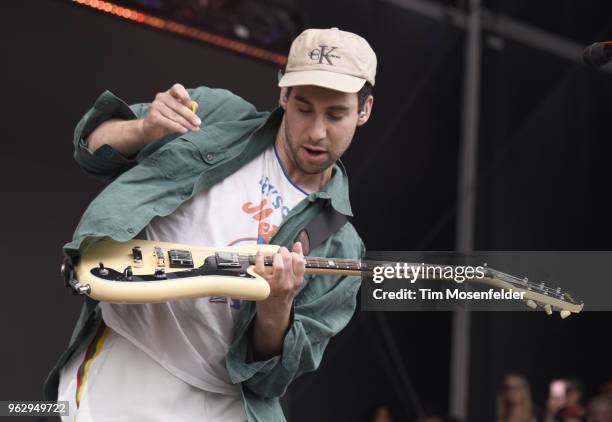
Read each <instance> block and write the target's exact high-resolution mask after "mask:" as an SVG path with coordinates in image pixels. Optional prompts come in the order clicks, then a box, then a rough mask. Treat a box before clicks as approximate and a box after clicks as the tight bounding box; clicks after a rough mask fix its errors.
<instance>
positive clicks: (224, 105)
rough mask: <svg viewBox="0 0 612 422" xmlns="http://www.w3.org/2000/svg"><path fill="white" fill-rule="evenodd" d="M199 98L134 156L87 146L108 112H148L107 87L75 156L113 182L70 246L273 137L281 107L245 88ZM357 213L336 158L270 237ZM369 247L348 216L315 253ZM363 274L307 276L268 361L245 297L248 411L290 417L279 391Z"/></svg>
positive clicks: (118, 231) (180, 197)
mask: <svg viewBox="0 0 612 422" xmlns="http://www.w3.org/2000/svg"><path fill="white" fill-rule="evenodd" d="M190 95H191V97H192V99H194V100H196V101H197V102H198V103H199V105H200V107H199V109H198V115H199V117H200V118H201V119H202V125H201V129H200V131H198V132H196V133H187V134H183V135H180V134H173V135H170V136H168V137H166V138H163V139H162V140H160V141H158V142H155V143H153V144H149V145H147V146H146V147H145V148H143V149H142V150H141V151H140V152H139V153H138V154H137V155H136V156H135V157H133V158H126V157H123V156H122V155H121V154H119V153H118V152H117V151H116V150H114V149H113V148H112V147H110V146H109V145H104V146H102V147H100V148H98V149H97V150H96V151H95V152H94V153H93V154H91V153H90V152H89V150H88V149H87V147H86V145H85V144H84V141H83V139H85V138H86V137H87V136H88V135H89V134H90V133H91V132H92V131H93V130H94V129H95V128H96V127H97V126H98V125H100V124H101V123H102V122H104V121H106V120H108V119H110V118H113V117H118V118H123V119H135V118H139V117H142V116H144V115H145V114H146V112H147V110H148V107H149V105H148V104H136V105H133V106H128V105H127V104H126V103H125V102H123V101H122V100H120V99H119V98H117V97H116V96H114V95H113V94H112V93H111V92H109V91H105V92H104V93H103V94H102V95H101V96H100V97H99V98H98V99H97V101H96V102H95V104H94V107H93V108H92V109H90V110H89V111H88V112H87V113H86V114H85V116H84V117H83V118H82V119H81V121H80V122H79V124H78V126H77V128H76V130H75V136H74V145H75V159H76V161H77V162H78V163H79V165H81V166H82V167H83V168H84V169H85V170H86V171H87V172H88V173H90V174H92V175H94V176H97V177H99V178H101V179H102V180H104V181H106V182H111V181H112V183H110V184H109V185H108V186H107V187H106V188H105V189H104V190H103V191H102V192H101V193H100V194H99V195H98V196H97V197H96V198H95V199H94V200H93V201H92V203H91V204H90V205H89V207H88V208H87V210H86V211H85V213H84V214H83V216H82V218H81V221H80V222H79V224H78V226H77V228H76V230H75V232H74V236H73V240H72V241H71V242H70V243H68V244H66V245H65V246H64V253H65V254H66V255H67V256H70V257H73V258H77V257H78V255H79V252H80V251H82V250H83V249H84V248H86V247H87V246H88V245H90V244H91V243H92V242H95V241H97V240H99V239H101V238H104V237H111V238H113V239H115V240H119V241H126V240H129V239H132V238H134V237H136V236H137V235H138V234H139V233H140V232H141V231H142V230H143V229H144V228H145V227H146V226H147V224H148V223H149V222H150V221H151V219H152V218H153V217H155V216H159V215H162V216H165V215H169V214H171V213H172V212H173V211H174V210H176V209H177V207H178V206H180V205H181V204H182V203H183V202H185V201H187V200H188V199H189V198H191V197H192V196H194V195H195V194H197V193H198V192H202V191H206V190H208V189H210V188H211V187H212V186H213V185H214V184H216V183H218V182H219V181H221V180H223V179H224V178H225V177H227V176H228V175H230V174H232V173H233V172H235V171H236V170H237V169H239V168H240V167H242V166H243V165H244V164H246V163H247V162H249V161H250V160H251V159H253V158H255V157H256V156H257V155H259V154H261V153H262V152H263V151H264V150H265V149H266V148H267V147H268V146H270V145H271V144H272V143H273V142H274V139H275V136H276V133H277V130H278V127H279V125H280V121H281V119H282V113H283V111H282V109H276V110H275V111H273V112H271V113H269V112H258V111H257V110H255V108H254V107H253V106H252V105H251V104H250V103H248V102H246V101H245V100H243V99H242V98H240V97H238V96H236V95H234V94H232V93H230V92H229V91H226V90H221V89H210V88H206V87H200V88H196V89H194V90H190ZM328 202H329V203H331V206H333V207H334V208H335V210H336V211H338V212H340V213H342V214H345V215H348V216H351V215H352V214H351V208H350V204H349V199H348V181H347V177H346V171H345V170H344V168H343V166H342V164H341V163H340V162H338V163H336V164H335V165H334V172H333V175H332V178H331V180H330V181H329V183H328V184H327V185H326V186H325V187H324V188H323V189H322V190H321V191H320V192H317V193H312V194H310V195H308V196H307V197H306V198H305V199H304V200H302V201H301V202H300V203H299V204H298V205H296V206H295V207H294V208H293V209H292V210H291V211H290V213H289V214H288V215H287V216H286V217H285V219H284V220H283V222H282V224H281V226H280V228H279V230H278V232H277V233H276V235H275V236H274V237H273V238H272V240H271V242H270V243H272V244H276V245H284V246H287V247H290V246H291V244H292V240H293V239H294V238H295V236H296V234H297V232H298V231H299V230H300V229H301V228H302V227H304V226H305V225H306V224H307V223H308V221H310V220H311V219H312V218H313V217H314V216H315V215H316V214H317V213H318V212H319V210H320V209H321V207H323V206H325V205H326V204H327V203H328ZM210 246H215V245H210ZM364 252H365V248H364V246H363V243H362V241H361V239H360V238H359V236H358V234H357V232H356V231H355V229H354V227H353V226H352V225H351V224H350V223H347V224H346V225H345V226H343V227H342V228H341V229H340V230H338V231H337V232H336V233H335V234H334V235H333V236H332V237H330V238H329V239H328V240H327V241H326V242H324V243H323V244H321V245H320V246H319V247H317V248H316V249H315V250H313V251H311V255H312V256H324V257H336V258H349V259H360V258H362V257H363V254H364ZM359 284H360V280H359V279H358V278H357V277H337V276H310V275H309V276H306V277H305V279H304V283H303V284H302V287H301V289H300V291H299V292H298V294H297V296H296V298H295V301H294V307H293V312H292V318H291V325H290V328H289V330H288V332H287V334H286V335H285V339H284V343H283V348H282V353H281V355H279V356H275V357H272V358H271V359H269V360H266V361H253V360H252V358H251V356H252V351H251V347H252V346H251V344H250V341H249V338H248V329H249V326H250V324H251V321H252V320H253V317H254V315H255V303H254V302H248V301H245V302H244V304H243V305H242V307H241V309H240V314H239V318H238V321H237V323H236V326H235V331H234V340H233V342H232V344H231V346H230V349H229V352H228V354H227V356H226V367H227V370H228V372H229V376H230V379H231V381H232V382H233V383H240V385H241V390H242V394H243V398H244V403H245V409H246V414H247V417H248V420H249V421H265V422H272V421H284V420H285V418H284V416H283V413H282V409H281V407H280V404H279V400H278V398H279V397H280V396H282V395H283V394H284V393H285V391H286V390H287V387H288V386H289V384H290V383H291V381H292V380H294V379H295V378H296V377H298V376H299V375H300V374H303V373H305V372H308V371H313V370H315V369H316V368H317V367H318V366H319V363H320V362H321V358H322V356H323V351H324V349H325V347H326V345H327V343H328V341H329V339H330V338H331V337H332V336H333V335H335V334H336V333H338V332H339V331H340V330H341V329H342V328H344V326H345V325H346V324H347V323H348V321H349V320H350V318H351V316H352V314H353V312H354V310H355V301H356V293H357V290H358V288H359ZM100 318H101V315H100V311H99V307H97V302H96V301H94V300H91V299H89V298H87V299H86V300H85V303H84V305H83V308H82V310H81V315H80V317H79V319H78V322H77V324H76V327H75V328H74V331H73V334H72V336H71V339H70V343H69V346H68V349H67V350H66V351H65V352H64V353H63V354H62V355H61V357H60V359H59V360H58V362H57V363H56V365H55V367H54V368H53V369H52V371H51V373H50V374H49V376H48V378H47V380H46V381H45V385H44V395H45V398H46V399H47V400H56V398H57V388H58V382H59V371H60V369H61V367H62V366H63V365H64V364H65V363H66V362H67V361H68V360H69V359H70V357H71V356H72V355H73V354H74V353H75V352H77V351H78V350H80V348H82V347H84V342H85V340H86V339H87V337H88V336H89V334H90V333H91V332H92V330H93V329H95V327H97V325H98V324H99V322H100Z"/></svg>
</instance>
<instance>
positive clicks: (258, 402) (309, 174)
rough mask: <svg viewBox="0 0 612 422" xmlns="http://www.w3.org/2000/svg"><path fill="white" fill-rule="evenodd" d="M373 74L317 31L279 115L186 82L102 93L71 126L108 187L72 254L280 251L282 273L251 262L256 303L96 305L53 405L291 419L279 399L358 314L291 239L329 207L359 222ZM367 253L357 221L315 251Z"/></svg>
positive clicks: (294, 59)
mask: <svg viewBox="0 0 612 422" xmlns="http://www.w3.org/2000/svg"><path fill="white" fill-rule="evenodd" d="M375 73H376V56H375V54H374V52H373V50H372V49H371V47H370V46H369V45H368V43H367V41H365V40H364V39H363V38H361V37H359V36H357V35H355V34H352V33H349V32H344V31H340V30H338V29H337V28H332V29H325V30H320V29H309V30H306V31H304V32H303V33H302V34H301V35H300V36H298V37H297V38H296V39H295V40H294V42H293V44H292V46H291V50H290V53H289V58H288V63H287V66H286V69H285V74H284V76H283V77H282V79H281V80H280V81H279V87H280V88H281V90H280V97H279V106H280V107H279V108H277V109H276V110H274V111H272V112H259V111H257V110H255V108H254V107H253V106H252V105H251V104H249V103H248V102H246V101H244V100H243V99H241V98H240V97H237V96H236V95H234V94H232V93H230V92H229V91H226V90H221V89H210V88H207V87H199V88H195V89H185V88H184V87H183V86H182V85H180V84H174V85H173V86H172V87H171V88H170V89H168V90H167V91H165V92H162V93H158V94H157V95H156V96H155V99H154V101H153V102H152V103H150V104H136V105H132V106H128V105H127V104H126V103H124V102H123V101H122V100H120V99H119V98H117V97H116V96H114V95H113V94H112V93H110V92H108V91H106V92H105V93H103V94H102V95H101V96H100V97H99V98H98V100H97V101H96V103H95V105H94V107H93V108H92V109H91V110H90V111H89V112H88V113H87V114H86V115H85V116H84V117H83V119H82V120H81V121H80V122H79V124H78V126H77V128H76V132H75V139H74V142H75V158H76V160H77V162H78V163H79V164H80V165H81V166H82V167H83V168H84V169H85V170H86V171H87V172H89V173H91V174H93V175H95V176H97V177H99V178H101V179H103V180H105V181H109V182H112V183H110V184H109V185H108V186H107V187H106V189H104V191H102V192H101V193H100V195H99V196H98V197H97V198H96V199H95V200H94V201H93V202H92V204H91V205H90V206H89V208H88V209H87V211H86V212H85V214H84V215H83V217H82V219H81V222H80V223H79V226H78V227H77V229H76V231H75V234H74V239H73V241H72V242H70V243H68V244H67V245H66V246H65V247H64V251H65V254H66V255H67V256H68V257H69V258H71V259H74V260H78V256H79V253H80V252H82V251H83V250H84V249H86V248H87V247H88V246H89V245H91V244H92V243H93V242H96V241H97V240H100V239H101V238H103V237H111V238H113V239H115V240H120V241H125V240H129V239H132V238H135V237H137V236H141V237H142V238H144V237H146V238H147V239H151V240H159V241H166V242H174V243H184V244H194V245H240V244H249V243H260V244H263V243H270V244H274V245H279V246H280V248H279V250H278V252H277V253H276V254H274V256H273V258H272V264H273V265H272V266H269V267H264V257H263V255H262V254H259V255H258V256H257V258H256V261H255V267H256V271H257V272H258V273H259V274H260V275H261V276H263V277H264V278H265V279H266V280H267V282H268V283H269V285H270V291H271V292H270V295H269V296H268V298H267V299H265V300H261V301H258V302H249V301H240V300H236V299H229V298H224V297H203V298H197V299H188V300H177V301H171V302H164V303H149V304H130V305H127V304H116V303H108V302H96V301H94V300H91V299H89V298H88V299H86V302H85V304H84V307H83V311H82V313H81V317H80V319H79V322H78V323H77V326H76V327H75V330H74V333H73V336H72V339H71V342H70V346H69V348H68V350H67V351H66V352H65V353H64V354H63V355H62V357H61V358H60V360H59V361H58V363H57V365H56V367H55V368H54V370H53V371H52V372H51V374H50V375H49V378H48V379H47V382H46V384H45V394H46V397H47V399H48V400H56V399H58V400H68V401H69V402H70V414H71V415H72V416H71V417H70V418H67V419H66V420H74V418H75V417H76V416H78V420H79V421H89V420H95V421H105V420H122V421H137V420H138V421H140V420H147V421H168V420H173V421H191V420H205V421H224V422H225V421H230V422H231V421H245V420H248V421H266V422H269V421H277V420H284V416H283V414H282V410H281V408H280V405H279V401H278V398H279V397H280V396H282V394H284V393H285V391H286V389H287V387H288V385H289V384H290V382H291V381H292V380H293V379H295V378H296V377H297V376H299V375H300V374H302V373H304V372H307V371H312V370H315V369H316V368H317V367H318V365H319V363H320V361H321V358H322V354H323V351H324V349H325V347H326V345H327V343H328V341H329V339H330V338H331V337H332V336H333V335H335V334H337V333H338V332H339V331H340V330H341V329H342V328H343V327H344V326H345V325H346V324H347V323H348V321H349V319H350V318H351V315H352V313H353V312H354V309H355V296H356V292H357V290H358V288H359V281H358V279H357V278H356V277H351V276H334V275H308V276H304V257H303V252H304V251H303V249H302V244H301V243H300V242H295V243H294V239H295V237H296V235H297V234H298V232H299V230H300V229H301V228H302V227H304V226H305V225H306V224H307V223H308V222H309V221H311V220H312V219H313V218H315V217H316V215H317V214H318V213H319V212H321V210H322V209H323V208H325V207H330V206H331V207H333V209H334V211H335V212H337V213H340V214H343V215H347V216H350V215H351V209H350V203H349V199H348V184H347V176H346V172H345V170H344V167H343V166H342V164H341V162H340V161H339V160H338V159H339V158H340V156H341V155H342V154H343V153H344V152H345V151H346V150H347V148H348V147H349V145H350V143H351V141H352V139H353V136H354V133H355V130H356V128H357V127H359V126H361V125H363V124H365V123H366V122H367V121H368V119H369V117H370V113H371V111H372V105H373V97H372V95H371V88H372V86H373V85H374V79H375ZM194 102H195V103H196V104H197V105H198V107H197V110H196V108H195V107H194V106H193V105H194ZM363 253H364V247H363V243H362V242H361V239H360V238H359V236H358V235H357V232H356V231H355V229H354V228H353V226H352V225H351V224H350V223H346V224H345V225H343V226H342V227H341V228H340V229H338V230H337V231H336V232H335V233H333V234H331V235H330V236H329V237H328V238H327V240H326V241H325V242H323V243H322V244H320V245H318V246H316V255H317V256H321V257H328V256H334V257H339V258H347V259H360V258H361V257H362V256H363ZM75 415H76V416H75Z"/></svg>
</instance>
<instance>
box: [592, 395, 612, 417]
mask: <svg viewBox="0 0 612 422" xmlns="http://www.w3.org/2000/svg"><path fill="white" fill-rule="evenodd" d="M586 422H612V397H610V396H597V397H595V398H594V399H593V400H591V402H590V403H589V406H588V409H587V418H586Z"/></svg>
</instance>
